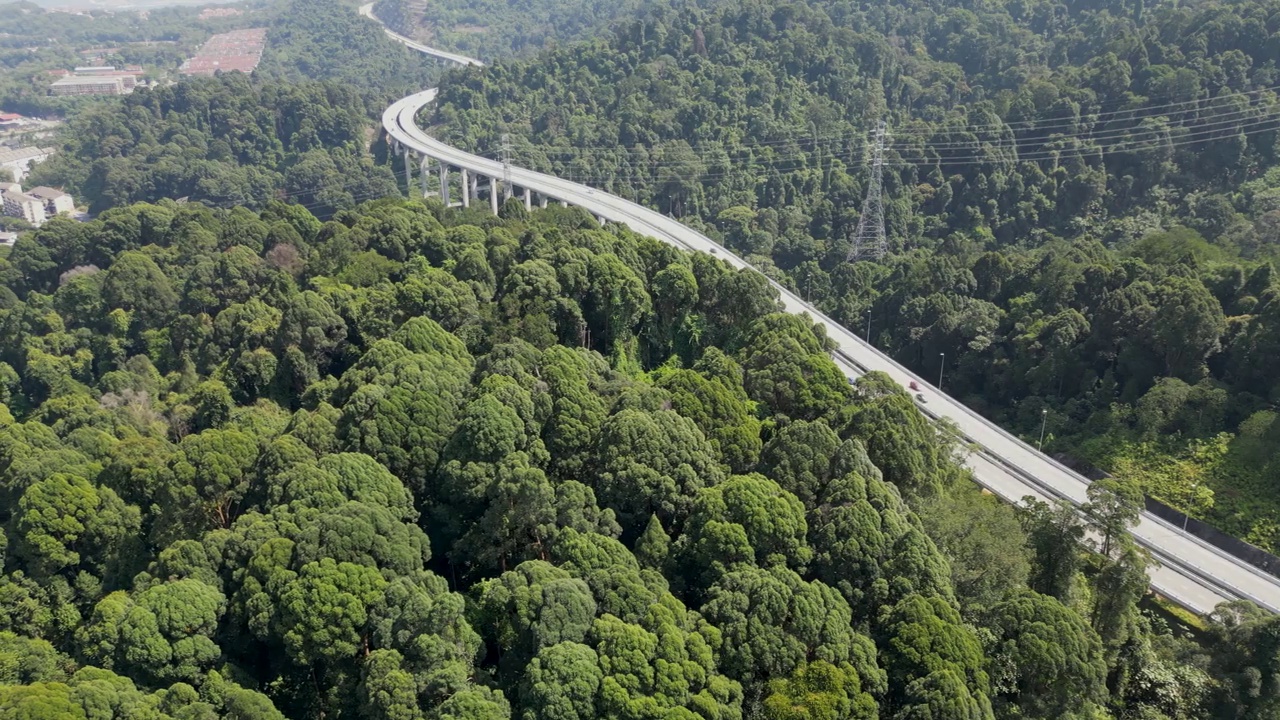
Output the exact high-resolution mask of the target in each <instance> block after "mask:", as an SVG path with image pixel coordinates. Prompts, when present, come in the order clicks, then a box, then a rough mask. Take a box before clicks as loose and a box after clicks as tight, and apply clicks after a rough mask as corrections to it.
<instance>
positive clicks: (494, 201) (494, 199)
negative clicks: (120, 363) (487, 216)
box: [489, 178, 498, 215]
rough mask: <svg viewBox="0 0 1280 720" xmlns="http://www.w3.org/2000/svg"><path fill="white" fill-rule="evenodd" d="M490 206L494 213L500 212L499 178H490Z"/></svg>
mask: <svg viewBox="0 0 1280 720" xmlns="http://www.w3.org/2000/svg"><path fill="white" fill-rule="evenodd" d="M489 208H490V209H492V210H493V214H494V215H497V214H498V179H497V178H489Z"/></svg>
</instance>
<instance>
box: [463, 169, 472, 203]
mask: <svg viewBox="0 0 1280 720" xmlns="http://www.w3.org/2000/svg"><path fill="white" fill-rule="evenodd" d="M461 172H462V207H464V208H468V207H471V177H470V175H471V173H468V172H467V169H466V168H462V170H461Z"/></svg>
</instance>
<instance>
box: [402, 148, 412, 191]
mask: <svg viewBox="0 0 1280 720" xmlns="http://www.w3.org/2000/svg"><path fill="white" fill-rule="evenodd" d="M404 189H405V190H406V191H407V192H410V193H412V192H413V153H412V152H411V151H410V150H409V148H405V149H404Z"/></svg>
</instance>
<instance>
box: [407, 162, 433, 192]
mask: <svg viewBox="0 0 1280 720" xmlns="http://www.w3.org/2000/svg"><path fill="white" fill-rule="evenodd" d="M418 177H420V178H422V198H423V199H424V200H425V199H426V198H427V196H428V195H430V194H431V185H430V184H429V183H428V182H427V178H429V177H431V158H430V157H428V156H426V155H423V156H422V163H421V164H420V165H419V166H418ZM412 189H413V188H412V187H411V188H410V190H412Z"/></svg>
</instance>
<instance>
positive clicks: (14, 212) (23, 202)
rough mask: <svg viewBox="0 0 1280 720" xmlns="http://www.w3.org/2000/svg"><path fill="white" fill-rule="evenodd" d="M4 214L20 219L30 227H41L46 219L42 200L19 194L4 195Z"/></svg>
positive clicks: (8, 193) (9, 193)
mask: <svg viewBox="0 0 1280 720" xmlns="http://www.w3.org/2000/svg"><path fill="white" fill-rule="evenodd" d="M4 214H5V215H9V216H11V217H20V218H22V219H23V220H26V221H27V222H29V223H31V224H32V225H43V224H44V221H45V220H47V219H48V217H47V216H46V215H45V212H44V201H43V200H40V199H39V198H33V197H31V196H30V195H27V194H26V193H20V192H7V193H5V194H4Z"/></svg>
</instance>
